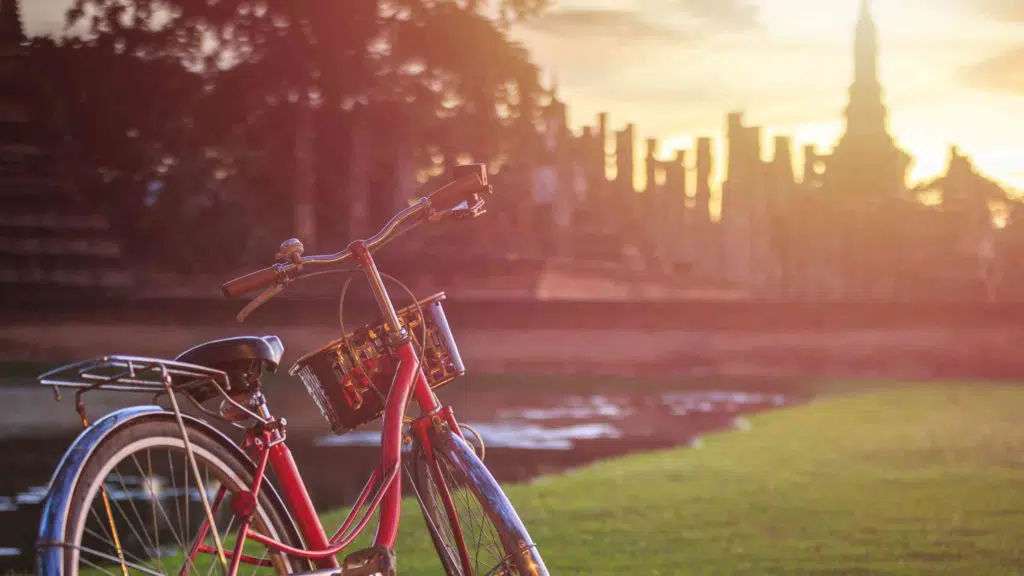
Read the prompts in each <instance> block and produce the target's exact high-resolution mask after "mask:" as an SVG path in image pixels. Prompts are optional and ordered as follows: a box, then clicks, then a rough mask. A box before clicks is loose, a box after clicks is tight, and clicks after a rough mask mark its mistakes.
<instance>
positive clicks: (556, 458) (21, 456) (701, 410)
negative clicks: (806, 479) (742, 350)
mask: <svg viewBox="0 0 1024 576" xmlns="http://www.w3.org/2000/svg"><path fill="white" fill-rule="evenodd" d="M478 400H479V397H477V400H474V403H475V404H477V405H478V406H479V405H480V404H481V402H479V401H478ZM794 401H796V400H795V399H792V398H789V397H787V396H784V395H780V394H760V393H749V392H728V391H685V392H683V391H669V392H660V393H650V394H647V393H622V394H593V395H584V394H580V395H565V396H557V395H553V396H551V397H548V398H540V399H537V401H536V402H537V403H536V405H522V406H517V407H515V408H497V409H493V410H479V409H478V410H475V411H474V410H466V411H464V412H461V413H463V414H465V415H466V416H467V418H468V420H467V421H466V424H468V425H469V426H470V427H471V428H472V430H473V431H475V432H476V433H478V434H479V435H480V436H481V437H482V438H483V441H484V443H485V445H486V458H485V463H486V464H487V466H488V469H489V470H490V471H491V473H492V474H493V475H494V476H495V478H496V479H497V480H498V481H499V482H503V483H510V482H526V481H530V480H533V479H536V478H538V477H543V476H547V475H550V474H555V473H558V472H561V471H564V470H567V469H571V468H575V467H579V466H582V465H585V464H587V463H590V462H593V461H596V460H599V459H602V458H609V457H613V456H619V455H623V454H627V453H630V452H636V451H642V450H652V449H659V448H668V447H672V446H682V445H692V446H699V445H700V437H701V435H703V434H706V433H708V432H709V431H713V430H717V429H722V428H726V427H733V428H737V429H741V430H743V429H749V426H750V424H749V421H747V420H746V419H745V418H744V417H743V416H744V415H745V414H749V413H751V412H755V411H758V410H764V409H769V408H773V407H778V406H783V405H786V404H789V403H792V402H794ZM499 404H500V402H499ZM460 410H461V408H458V407H457V410H456V411H457V413H460ZM467 436H468V437H470V438H471V439H472V437H473V435H472V433H469V434H467ZM72 439H73V437H72V436H68V435H59V436H50V437H46V436H37V437H32V438H28V439H18V440H0V450H4V453H5V454H9V455H10V461H11V467H10V468H8V470H7V474H5V475H4V476H3V478H0V570H2V571H5V572H6V571H8V570H31V568H32V555H31V549H32V546H33V541H34V538H35V534H36V529H37V523H38V516H39V511H40V503H41V501H42V499H43V497H44V496H45V490H46V489H45V486H46V483H47V482H48V481H49V477H50V474H51V473H52V469H53V466H55V465H56V463H57V462H58V460H59V459H60V457H61V455H62V454H63V452H64V450H65V449H66V448H67V446H68V444H69V443H70V442H71V440H72ZM379 444H380V436H379V432H378V431H376V430H370V429H367V430H356V431H354V432H350V433H348V434H345V435H342V436H333V435H320V434H309V433H308V432H307V431H305V430H303V431H293V432H290V433H289V446H290V447H291V449H292V451H293V453H294V456H295V460H296V462H297V463H298V466H299V468H300V470H306V471H308V470H311V469H315V470H316V474H307V476H306V478H305V481H306V483H307V488H308V490H309V492H310V496H311V497H312V499H313V502H314V504H315V505H316V506H317V507H318V509H321V510H325V509H329V508H332V507H337V506H342V505H345V504H348V503H350V502H351V501H352V500H354V499H355V498H356V497H357V496H358V494H359V492H360V490H361V489H362V487H363V484H364V483H365V481H366V478H367V477H368V475H369V473H370V472H371V471H372V470H373V469H374V467H375V466H376V465H377V464H378V458H379ZM151 481H152V480H151ZM143 482H146V480H145V479H142V478H136V479H135V482H129V484H130V485H133V486H134V485H139V486H142V483H143ZM140 490H141V489H140ZM130 491H131V490H130ZM141 492H142V493H143V495H142V497H145V494H144V492H145V491H144V490H141ZM123 496H124V497H129V496H131V495H130V494H124V495H123ZM195 496H196V497H198V493H197V494H196V495H195ZM328 528H329V529H331V528H333V527H328Z"/></svg>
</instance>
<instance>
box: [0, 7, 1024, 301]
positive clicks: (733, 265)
mask: <svg viewBox="0 0 1024 576" xmlns="http://www.w3.org/2000/svg"><path fill="white" fill-rule="evenodd" d="M25 41H26V39H25V35H24V33H23V31H22V26H21V21H20V18H19V10H18V3H17V0H0V74H2V75H3V86H4V88H3V90H0V196H2V197H3V198H4V209H3V210H2V211H0V289H3V290H4V291H5V294H7V295H8V296H10V295H14V294H23V293H26V292H28V293H37V292H40V291H46V290H57V291H58V292H59V291H60V290H63V289H65V288H68V289H73V290H78V291H79V292H81V291H83V290H85V291H88V290H98V291H101V292H102V291H109V290H113V289H120V288H130V286H131V283H130V281H131V276H130V275H128V274H126V273H125V269H126V264H125V262H124V258H123V257H122V255H121V252H122V251H121V248H120V246H119V245H118V243H117V242H116V241H115V238H116V235H115V234H114V232H113V231H112V230H111V226H110V223H109V220H108V218H110V217H111V216H112V215H110V214H105V213H104V208H103V206H102V204H101V203H100V202H98V199H99V198H102V197H103V194H102V191H100V190H95V189H89V188H88V187H87V186H86V185H84V184H82V182H84V180H83V179H81V178H77V177H76V174H79V173H80V172H81V167H80V166H78V164H76V156H75V150H74V143H73V142H70V141H69V139H68V138H66V137H63V136H62V135H63V134H64V131H63V130H62V124H61V123H62V122H63V120H62V117H61V111H60V97H59V96H57V95H53V94H49V95H47V79H46V78H43V77H41V75H40V74H38V73H36V72H35V70H36V68H35V67H34V66H33V63H32V62H31V61H30V60H29V59H28V58H27V57H26V52H25V50H24V46H25ZM878 44H879V43H878V34H877V29H876V23H875V21H874V19H873V17H872V14H871V11H870V6H869V3H868V2H867V1H866V0H865V1H863V2H862V4H861V6H860V10H859V14H858V16H857V23H856V28H855V33H854V37H853V59H854V66H853V79H852V82H851V84H850V86H849V101H848V104H847V106H846V109H845V111H844V117H845V129H844V131H843V133H842V136H841V137H840V139H839V141H838V142H837V143H836V145H835V146H834V147H833V148H832V149H831V150H828V151H823V150H817V149H816V148H815V147H813V146H806V147H805V148H804V149H803V158H804V159H803V165H802V167H798V168H797V169H794V168H795V167H794V161H793V150H792V147H793V144H792V140H791V139H790V138H789V137H788V136H785V135H775V136H773V138H772V139H771V141H770V144H771V150H770V151H766V150H765V149H764V148H766V147H767V146H766V142H765V141H766V138H765V135H764V133H763V130H762V129H761V128H760V127H758V126H750V125H747V124H746V122H745V119H744V114H743V112H742V111H733V112H729V113H728V114H727V115H726V117H725V133H724V148H725V151H726V153H725V156H724V158H716V157H715V153H714V150H715V148H716V147H715V145H714V144H715V140H714V139H713V137H712V136H711V135H706V136H702V137H699V138H697V139H696V142H695V146H694V149H693V150H679V151H675V152H674V155H673V156H671V157H670V158H668V159H665V158H663V156H662V154H661V150H660V143H659V142H658V141H657V140H655V139H650V138H649V139H646V140H644V141H643V142H642V146H643V150H642V151H638V150H637V148H638V147H639V146H638V142H637V129H636V126H635V125H633V124H627V125H626V126H625V127H623V128H622V129H619V130H613V129H611V128H610V126H609V116H608V114H607V113H601V114H599V115H598V117H597V122H596V124H595V125H592V126H586V127H583V128H582V130H580V131H579V132H578V133H575V132H574V131H572V130H571V129H570V127H569V126H568V123H567V115H568V106H567V104H566V103H565V102H563V101H561V100H560V98H559V96H558V90H557V87H556V86H554V85H553V84H554V83H552V86H551V87H550V88H549V89H548V93H547V97H546V98H545V99H542V101H540V102H538V103H537V106H538V107H539V108H536V109H534V108H531V106H532V105H533V103H532V102H525V103H524V104H525V109H524V110H523V111H522V112H521V114H520V116H519V120H517V122H518V123H517V124H516V125H515V126H512V129H511V130H510V131H509V133H511V134H513V136H512V140H513V141H512V142H510V143H509V145H508V153H507V155H506V156H507V157H506V158H505V159H504V160H503V161H502V162H500V163H495V164H493V165H492V169H493V170H494V171H495V172H496V173H495V174H494V183H495V187H496V189H497V190H499V191H501V194H498V195H496V197H495V198H494V200H493V202H491V208H490V212H491V215H490V216H489V217H488V218H483V219H479V220H477V221H474V222H470V223H466V224H465V225H461V226H460V227H458V230H454V229H453V230H451V231H448V232H445V233H444V234H440V235H438V237H437V238H433V239H430V238H427V239H425V241H424V242H423V243H422V246H425V247H429V249H430V250H433V251H435V255H436V252H445V250H447V252H445V253H448V254H458V255H459V257H461V258H466V257H467V255H471V256H472V257H474V258H477V260H478V262H484V261H486V262H489V264H488V265H487V266H484V265H482V264H481V265H464V266H462V267H460V270H465V273H466V274H469V275H472V274H473V270H478V271H479V270H484V269H486V270H494V269H495V267H496V268H497V269H505V270H512V269H513V268H514V267H513V266H511V265H509V264H507V263H509V262H519V263H522V262H528V261H535V262H544V263H546V264H545V265H546V266H551V265H557V266H562V267H563V268H564V269H566V270H571V269H573V267H579V266H581V265H582V264H584V263H586V264H588V265H589V266H590V268H589V269H590V270H593V269H599V270H604V271H605V272H602V273H603V274H606V275H607V276H609V277H616V278H621V277H631V278H640V277H642V278H656V279H658V281H659V282H662V283H663V284H665V285H667V286H671V287H677V288H680V289H683V290H691V291H698V292H702V293H705V294H725V295H728V296H729V297H744V298H764V299H776V300H804V301H819V300H823V301H829V300H847V301H849V300H886V301H893V300H921V299H939V300H957V301H964V300H975V301H992V300H1016V299H1019V298H1018V297H1017V296H1015V294H1014V293H1015V290H1014V289H1013V287H1014V286H1016V285H1021V282H1024V276H1021V275H1022V274H1024V272H1017V270H1022V271H1024V266H1019V265H1017V263H1024V257H1022V256H1024V210H1021V209H1020V204H1019V203H1017V202H1016V201H1014V200H1012V199H1010V198H1008V197H1007V193H1006V192H1005V191H1004V190H1003V189H1002V188H1000V186H999V185H998V184H996V183H995V182H993V181H991V180H990V179H988V178H986V177H985V176H983V175H982V174H980V173H979V172H978V171H977V170H976V169H975V168H974V167H973V165H972V164H971V161H970V159H969V158H967V157H965V156H964V155H963V154H961V153H960V151H959V150H958V149H957V148H956V147H951V148H950V156H949V166H948V169H947V171H946V173H945V174H943V175H942V176H940V177H938V178H936V179H934V180H932V181H930V182H925V183H922V184H920V185H917V186H913V187H910V186H908V185H907V175H908V172H909V169H910V167H911V166H912V163H913V158H911V157H910V156H909V155H908V154H907V153H906V152H905V151H903V150H901V149H900V148H899V146H898V145H897V144H896V142H895V141H894V139H893V137H892V135H891V134H890V133H889V130H888V122H887V118H888V110H887V107H886V105H885V98H884V90H883V87H882V85H881V83H880V82H879V75H878V67H879V45H878ZM526 73H527V74H531V75H532V76H533V77H532V78H528V79H527V80H529V81H530V83H532V84H535V85H536V84H540V81H539V78H540V69H539V68H538V67H536V66H535V67H533V69H532V70H530V71H528V72H526ZM534 112H536V114H535V113H534ZM397 113H399V112H396V110H394V109H393V105H392V104H388V103H384V102H381V103H371V104H368V105H365V106H362V107H357V108H355V109H353V110H352V111H350V112H345V113H344V118H342V119H341V121H340V122H339V121H338V119H337V118H333V117H331V118H328V117H326V116H316V114H320V115H324V114H327V112H325V111H323V110H320V111H315V112H310V111H308V110H307V111H306V112H296V113H295V117H294V120H295V122H294V124H295V138H294V141H295V154H294V158H282V159H281V162H282V172H289V171H290V172H292V173H294V174H295V176H294V187H293V189H294V192H293V193H294V198H293V202H292V204H293V205H294V207H295V208H294V214H291V215H285V216H284V218H285V219H287V220H288V222H286V223H285V227H289V228H291V230H292V233H293V234H294V235H296V236H298V237H300V238H302V239H303V241H304V242H305V243H306V245H307V249H309V250H317V249H320V248H323V249H329V248H333V247H336V246H338V245H343V243H344V242H345V241H346V239H349V238H352V237H355V236H357V235H360V234H365V233H367V232H368V231H370V230H372V229H373V228H374V227H375V226H376V225H377V224H378V223H379V222H377V220H381V219H383V218H386V217H387V216H388V215H389V214H391V213H393V211H394V210H395V209H396V208H398V207H400V206H402V205H404V202H405V200H406V199H407V197H408V196H410V195H412V194H414V193H415V192H416V191H418V190H419V189H420V188H418V187H417V186H416V179H417V177H422V176H423V175H424V174H423V171H422V170H419V169H417V166H416V165H415V162H414V161H413V153H412V152H413V151H412V150H411V149H410V143H409V138H408V137H407V135H404V134H403V133H402V132H401V129H400V127H397V128H396V126H398V125H399V124H401V122H398V123H396V122H394V118H395V117H396V116H395V115H396V114H397ZM331 114H334V115H339V114H340V113H339V112H337V111H334V112H331ZM537 116H540V117H541V118H542V119H543V122H542V123H541V124H542V125H541V126H538V125H537V123H536V122H535V119H536V117H537ZM339 127H341V128H343V129H341V128H339ZM318 131H320V132H319V133H318ZM339 131H340V132H344V133H343V134H334V133H335V132H339ZM371 133H372V135H373V138H372V139H368V135H369V134H371ZM318 136H319V139H318V138H317V137H318ZM342 141H345V142H342ZM331 142H342V144H341V145H340V147H338V148H332V147H331V146H332V144H331ZM346 142H347V143H346ZM367 142H370V143H371V144H366V143H367ZM769 152H770V155H769ZM638 153H643V154H644V156H643V162H639V163H638V162H636V160H637V157H636V155H637V154H638ZM338 158H346V159H347V161H346V162H340V163H339V162H338V160H337V159H338ZM455 161H456V155H455V154H448V153H446V154H445V163H446V164H447V165H448V166H449V167H450V165H451V164H453V163H454V162H455ZM718 163H723V168H724V177H723V179H722V182H721V187H720V211H719V215H718V217H717V218H713V212H712V210H711V204H712V200H713V188H714V186H713V185H712V174H713V173H715V171H716V167H717V165H718ZM638 165H640V166H642V169H643V170H644V172H645V173H646V174H645V175H646V185H645V187H644V188H643V189H642V190H637V189H636V187H635V185H634V181H635V174H634V169H635V168H634V167H635V166H638ZM76 171H77V172H76ZM435 176H436V179H437V180H438V181H441V180H443V179H444V178H445V177H444V176H443V175H435ZM420 179H421V180H422V178H420ZM430 185H431V184H430V182H429V180H428V181H427V182H426V186H428V187H429V186H430ZM339 187H340V188H342V189H344V190H345V191H346V194H345V195H343V196H342V195H338V194H337V193H336V190H337V189H338V188H339ZM371 190H393V191H394V192H392V193H389V194H385V195H381V194H377V195H374V194H371ZM926 197H933V198H934V197H937V198H940V200H939V201H938V202H931V203H926V202H923V201H922V199H924V198H926ZM993 203H996V204H1002V205H1003V206H1005V207H1008V208H1009V212H1010V217H1009V221H1008V224H1007V226H1006V227H1005V229H997V228H996V227H995V226H994V225H993V217H992V211H991V206H992V205H993ZM338 213H342V214H346V215H347V220H348V225H347V228H339V227H338V226H336V225H335V224H336V219H335V218H333V215H335V214H338ZM328 224H331V225H328ZM263 264H265V262H263ZM488 274H490V272H488ZM583 290H584V291H585V290H586V289H583Z"/></svg>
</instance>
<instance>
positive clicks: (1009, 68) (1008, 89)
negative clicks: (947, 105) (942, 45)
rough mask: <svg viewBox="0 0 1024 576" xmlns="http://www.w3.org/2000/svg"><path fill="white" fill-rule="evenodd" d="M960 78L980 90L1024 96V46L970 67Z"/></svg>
mask: <svg viewBox="0 0 1024 576" xmlns="http://www.w3.org/2000/svg"><path fill="white" fill-rule="evenodd" d="M960 78H961V80H962V81H963V82H964V83H965V84H966V85H967V86H970V87H972V88H976V89H978V90H984V91H986V92H1002V93H1006V94H1017V95H1024V45H1021V46H1018V47H1017V48H1014V49H1013V50H1010V51H1008V52H1003V53H1001V54H998V55H996V56H993V57H992V58H988V59H986V60H982V61H981V62H978V63H976V64H973V65H971V66H968V67H967V68H965V69H964V70H963V71H962V72H961V74H960Z"/></svg>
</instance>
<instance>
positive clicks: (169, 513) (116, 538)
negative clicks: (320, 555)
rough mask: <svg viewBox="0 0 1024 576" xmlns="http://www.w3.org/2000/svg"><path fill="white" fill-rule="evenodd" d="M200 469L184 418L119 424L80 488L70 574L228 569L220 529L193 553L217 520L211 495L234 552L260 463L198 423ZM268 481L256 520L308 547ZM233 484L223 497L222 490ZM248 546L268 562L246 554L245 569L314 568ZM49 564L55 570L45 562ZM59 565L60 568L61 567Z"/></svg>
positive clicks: (69, 545)
mask: <svg viewBox="0 0 1024 576" xmlns="http://www.w3.org/2000/svg"><path fill="white" fill-rule="evenodd" d="M186 428H187V429H188V438H189V442H190V444H191V446H192V451H193V453H194V455H195V460H196V465H197V467H198V470H199V482H198V483H197V482H196V477H195V474H194V472H193V470H192V468H191V466H190V463H189V460H188V458H187V456H186V452H185V444H184V442H183V440H182V437H181V431H180V429H179V428H178V425H177V423H176V422H174V421H171V420H167V419H155V420H141V421H138V422H132V423H130V424H127V425H125V426H123V427H122V428H120V429H118V430H116V431H114V432H112V433H111V434H110V436H109V437H108V438H107V439H106V440H104V442H103V444H101V445H100V446H99V447H98V448H97V449H96V451H95V453H93V454H92V455H91V456H90V457H89V459H88V460H87V461H86V462H85V463H84V465H83V466H82V470H81V472H80V473H79V475H78V481H77V482H76V483H75V486H74V488H73V490H74V492H73V497H72V498H71V500H70V501H71V502H72V504H71V508H70V510H69V511H68V515H67V524H66V526H65V530H64V543H65V549H64V553H63V565H64V566H63V568H64V572H63V573H64V574H67V575H69V576H73V575H76V574H83V573H89V574H94V573H95V574H114V575H123V576H127V575H128V574H214V573H217V574H219V573H221V569H220V568H217V567H216V566H215V565H216V564H219V560H217V556H216V552H215V550H216V540H215V539H214V536H213V532H214V530H207V531H206V535H205V538H204V539H203V540H202V544H203V545H205V546H206V547H208V548H207V551H206V552H203V551H199V552H197V553H195V555H194V556H193V558H194V560H188V557H189V555H190V554H189V552H190V551H191V550H193V549H194V546H195V545H196V542H197V540H198V539H199V534H200V532H201V531H202V529H203V527H205V526H206V525H207V524H208V522H207V516H206V508H205V506H204V505H203V503H202V497H201V494H205V495H206V499H207V502H208V503H209V504H210V506H211V508H212V509H213V517H214V525H215V530H216V533H217V537H218V538H219V539H220V542H221V545H222V547H223V548H224V550H225V552H226V553H227V554H230V551H231V548H232V546H233V543H234V541H235V538H236V534H237V530H238V527H239V522H240V520H239V519H238V517H237V516H236V515H235V514H234V513H233V511H232V506H231V502H232V497H233V496H234V495H235V494H238V493H239V492H242V491H247V490H248V489H249V488H250V487H251V486H252V478H253V474H254V466H253V464H252V462H251V461H250V460H249V459H248V458H246V457H245V456H244V454H242V453H241V451H239V450H238V449H237V448H235V447H229V446H226V445H225V443H224V442H222V441H220V440H218V439H217V438H214V437H213V436H212V435H210V434H208V433H207V432H205V431H204V430H202V429H201V428H200V427H198V426H194V425H192V424H186ZM263 485H264V487H265V489H261V490H260V495H259V499H258V502H257V507H256V510H255V512H254V513H253V515H252V527H253V528H254V529H255V530H258V531H260V532H262V533H264V534H266V535H268V536H271V537H273V538H275V539H277V540H279V541H281V542H284V543H285V544H288V545H290V546H294V547H297V548H302V543H301V540H300V538H299V536H298V534H297V533H296V530H295V527H294V524H293V523H292V522H291V518H290V517H289V515H288V513H287V511H286V509H285V508H284V506H283V504H282V503H281V501H280V499H279V498H277V495H276V493H274V492H273V491H271V490H270V489H269V482H268V479H267V480H265V481H264V484H263ZM220 493H223V495H222V496H221V497H220V498H219V501H218V494H220ZM243 554H246V555H248V556H249V557H251V558H252V559H256V560H258V561H259V562H260V563H262V564H264V566H260V565H254V564H246V563H243V564H241V565H240V566H239V571H238V573H239V574H250V573H251V574H287V573H289V572H299V571H305V570H309V569H310V568H309V564H308V563H306V562H304V561H299V560H297V559H289V558H286V557H284V556H283V555H281V554H279V553H276V552H272V551H271V550H268V549H267V548H265V547H264V546H262V545H260V544H258V543H256V542H253V541H247V542H246V546H245V547H244V550H243ZM43 572H44V573H50V572H48V571H47V570H43ZM55 572H56V571H55Z"/></svg>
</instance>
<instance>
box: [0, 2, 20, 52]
mask: <svg viewBox="0 0 1024 576" xmlns="http://www.w3.org/2000/svg"><path fill="white" fill-rule="evenodd" d="M24 42H25V30H24V28H22V25H21V7H20V6H19V5H18V0H0V47H3V48H14V47H18V46H21V45H22V44H23V43H24Z"/></svg>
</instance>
